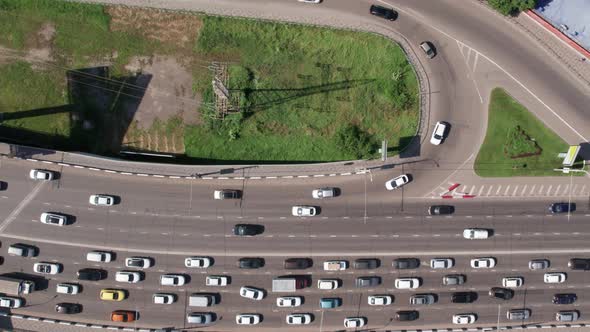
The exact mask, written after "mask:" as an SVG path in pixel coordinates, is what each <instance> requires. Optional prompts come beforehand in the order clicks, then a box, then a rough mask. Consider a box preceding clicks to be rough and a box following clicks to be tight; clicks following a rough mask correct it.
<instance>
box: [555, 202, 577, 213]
mask: <svg viewBox="0 0 590 332" xmlns="http://www.w3.org/2000/svg"><path fill="white" fill-rule="evenodd" d="M549 211H551V213H567V212H574V211H576V203H553V204H551V206H549Z"/></svg>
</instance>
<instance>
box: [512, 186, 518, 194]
mask: <svg viewBox="0 0 590 332" xmlns="http://www.w3.org/2000/svg"><path fill="white" fill-rule="evenodd" d="M517 190H518V186H516V188H514V191H513V192H512V195H511V196H514V195H516V191H517Z"/></svg>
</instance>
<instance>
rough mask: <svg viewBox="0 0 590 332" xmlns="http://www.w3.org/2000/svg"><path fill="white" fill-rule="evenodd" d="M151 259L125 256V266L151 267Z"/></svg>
mask: <svg viewBox="0 0 590 332" xmlns="http://www.w3.org/2000/svg"><path fill="white" fill-rule="evenodd" d="M152 265H153V260H152V259H151V258H149V257H136V256H134V257H127V258H125V266H126V267H134V268H137V269H147V268H149V267H152Z"/></svg>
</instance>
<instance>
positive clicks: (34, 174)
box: [29, 169, 55, 181]
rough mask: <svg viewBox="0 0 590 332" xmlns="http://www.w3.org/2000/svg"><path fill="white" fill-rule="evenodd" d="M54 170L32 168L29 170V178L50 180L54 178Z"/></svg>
mask: <svg viewBox="0 0 590 332" xmlns="http://www.w3.org/2000/svg"><path fill="white" fill-rule="evenodd" d="M54 177H55V176H54V172H53V171H48V170H45V169H32V170H31V171H30V172H29V178H31V179H32V180H41V181H51V180H53V178H54Z"/></svg>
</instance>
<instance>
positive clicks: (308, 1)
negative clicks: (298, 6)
mask: <svg viewBox="0 0 590 332" xmlns="http://www.w3.org/2000/svg"><path fill="white" fill-rule="evenodd" d="M297 1H299V2H303V3H316V4H317V3H320V2H322V0H297Z"/></svg>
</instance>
